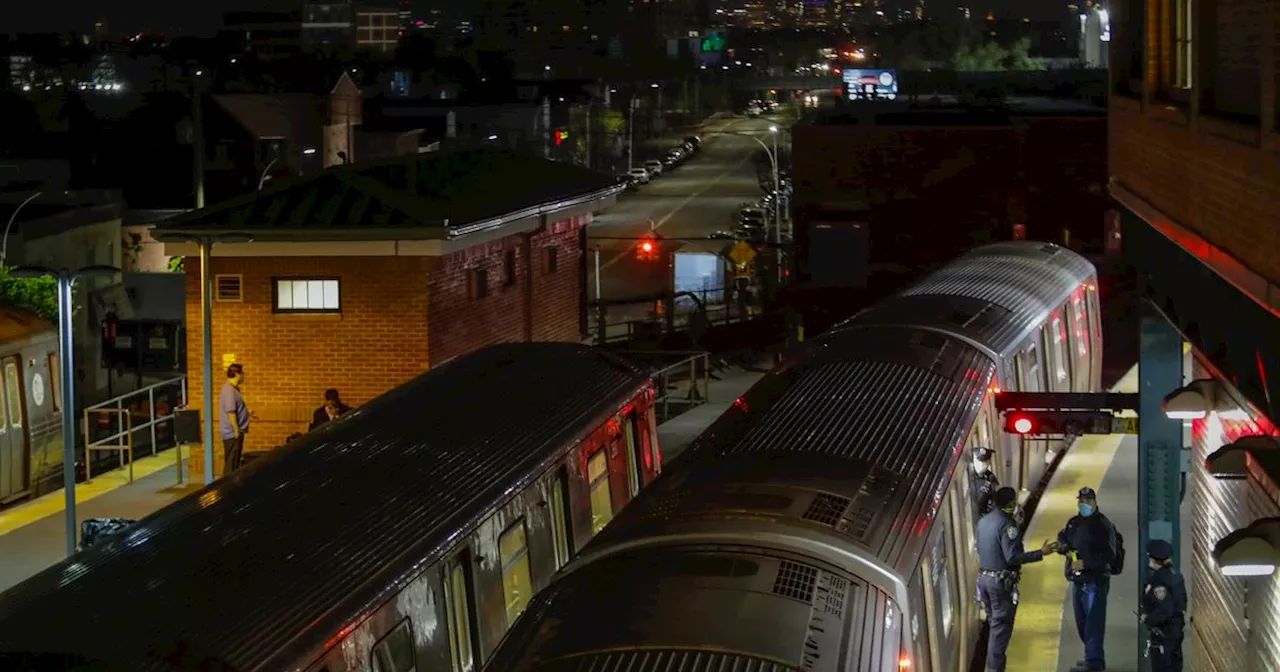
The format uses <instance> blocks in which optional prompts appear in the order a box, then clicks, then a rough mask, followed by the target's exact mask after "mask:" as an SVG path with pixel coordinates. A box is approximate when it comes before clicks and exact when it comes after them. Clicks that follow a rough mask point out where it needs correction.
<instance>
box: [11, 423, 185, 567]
mask: <svg viewBox="0 0 1280 672" xmlns="http://www.w3.org/2000/svg"><path fill="white" fill-rule="evenodd" d="M175 450H181V451H182V458H183V462H184V463H185V462H186V457H187V456H188V455H189V453H190V447H187V448H183V447H178V448H170V449H168V450H162V451H160V452H159V453H158V454H156V455H152V456H149V457H144V458H140V459H138V460H137V461H136V462H134V463H133V476H134V479H133V482H132V483H130V482H129V471H128V469H127V468H126V469H115V470H112V471H108V472H104V473H102V474H95V475H94V478H93V480H92V481H90V482H88V483H80V484H78V485H77V486H76V531H77V532H79V530H80V523H82V522H84V521H85V520H88V519H90V518H142V517H144V516H146V515H148V514H150V513H152V512H154V511H157V510H159V509H161V508H163V507H164V506H166V505H168V504H169V503H170V502H173V501H176V500H178V499H180V498H182V497H183V496H185V495H187V494H188V493H191V492H195V491H196V490H198V489H200V488H201V487H203V483H197V484H190V483H186V482H183V483H181V484H179V483H178V473H177V466H176V463H177V457H178V456H177V455H176V454H175V453H174V451H175ZM184 481H185V476H184ZM65 510H66V507H65V505H64V495H63V492H62V490H56V491H54V492H51V493H49V494H47V495H44V496H42V497H37V498H36V499H33V500H31V501H28V502H24V503H22V504H19V505H17V506H15V507H13V508H10V509H6V510H4V511H0V592H3V591H5V590H8V589H9V588H11V587H13V586H14V585H16V584H18V583H21V582H23V581H25V580H26V579H28V578H30V577H31V576H33V575H35V574H37V573H39V572H40V571H41V570H43V569H45V568H47V567H49V566H50V565H53V564H54V563H56V562H59V561H61V560H63V559H64V558H66V551H67V548H66V544H67V541H66V520H65V518H64V517H63V512H64V511H65Z"/></svg>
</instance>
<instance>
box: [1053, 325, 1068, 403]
mask: <svg viewBox="0 0 1280 672" xmlns="http://www.w3.org/2000/svg"><path fill="white" fill-rule="evenodd" d="M1049 330H1050V334H1049V338H1050V344H1051V345H1052V346H1053V375H1054V378H1056V379H1057V385H1055V387H1060V386H1064V385H1066V383H1067V382H1068V381H1067V378H1068V377H1069V376H1070V374H1069V373H1068V371H1067V367H1068V366H1069V364H1068V362H1067V344H1066V340H1067V332H1066V329H1065V328H1064V327H1063V326H1062V318H1058V317H1055V318H1053V320H1052V321H1051V322H1050V323H1049ZM1059 391H1061V392H1067V391H1069V390H1066V389H1062V390H1059Z"/></svg>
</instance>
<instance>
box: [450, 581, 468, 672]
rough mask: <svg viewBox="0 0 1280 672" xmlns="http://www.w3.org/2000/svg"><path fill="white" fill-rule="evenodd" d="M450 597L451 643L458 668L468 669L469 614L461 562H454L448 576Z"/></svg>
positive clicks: (465, 582) (463, 670)
mask: <svg viewBox="0 0 1280 672" xmlns="http://www.w3.org/2000/svg"><path fill="white" fill-rule="evenodd" d="M449 583H450V589H451V590H450V593H451V595H450V597H451V598H452V600H453V604H452V612H453V640H454V641H453V645H454V652H455V654H456V655H457V663H458V669H459V670H460V671H461V672H465V671H466V670H470V669H471V667H472V661H471V615H470V612H469V611H468V605H467V572H466V570H465V569H464V568H463V567H462V565H461V564H455V565H454V566H453V571H452V572H451V573H450V577H449Z"/></svg>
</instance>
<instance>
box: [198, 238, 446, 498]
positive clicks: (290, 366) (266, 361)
mask: <svg viewBox="0 0 1280 672" xmlns="http://www.w3.org/2000/svg"><path fill="white" fill-rule="evenodd" d="M213 272H214V273H215V274H240V275H241V276H242V282H241V288H242V292H243V300H242V301H240V302H221V301H216V300H215V301H214V304H213V358H214V362H213V364H214V381H213V383H214V387H213V389H214V394H215V395H216V394H217V393H218V391H219V390H220V389H221V387H222V385H223V384H224V383H225V382H226V378H225V377H224V375H223V367H222V360H223V356H224V355H226V354H234V355H235V360H236V361H237V362H239V363H241V364H243V365H244V367H245V378H246V382H245V386H244V388H243V393H244V397H245V402H246V404H247V405H248V406H249V409H250V410H251V411H252V412H254V413H255V414H256V415H257V416H258V417H257V419H256V420H255V421H254V422H253V423H252V424H251V428H250V431H249V434H248V436H247V437H246V446H245V449H246V451H249V450H263V449H268V448H271V447H273V446H276V445H279V444H281V443H283V442H284V439H285V438H286V437H288V436H289V435H290V434H292V433H294V432H299V431H306V428H307V424H308V422H309V420H310V418H311V413H312V412H313V411H314V410H315V409H316V408H317V407H318V406H319V405H320V401H321V395H322V393H323V392H324V390H325V389H326V388H329V387H336V388H338V389H339V390H340V391H341V392H342V396H343V398H344V399H345V400H347V402H348V403H351V404H353V405H354V404H359V403H362V402H365V401H368V400H369V399H371V398H373V397H375V396H377V395H379V394H381V393H382V392H385V391H386V390H387V389H389V388H391V387H394V386H395V385H397V384H399V383H402V382H404V381H405V380H408V379H409V378H412V377H413V376H415V375H417V374H418V373H421V372H422V371H425V370H426V368H427V339H426V331H427V294H426V292H425V291H424V288H425V287H426V284H427V270H426V259H425V258H421V257H390V258H388V257H284V258H277V257H271V258H255V257H248V258H227V257H214V258H213ZM279 276H337V277H338V278H339V279H340V282H341V287H340V292H341V302H342V314H341V315H299V314H277V313H273V312H272V278H273V277H279ZM187 325H188V329H187V352H188V353H191V354H190V355H189V357H188V362H187V371H188V375H189V376H190V378H189V389H190V390H191V404H192V407H193V408H199V409H203V407H204V406H203V404H204V400H203V380H202V373H201V367H202V362H201V354H202V352H203V350H202V345H201V340H200V339H201V330H202V329H201V313H200V269H199V264H187ZM216 432H217V428H216V427H215V439H216V438H217V434H216ZM215 443H216V444H218V445H215V446H214V457H215V464H216V465H217V470H218V472H219V473H220V472H221V468H222V447H221V444H220V443H219V442H217V441H216V440H215ZM202 460H203V455H202V454H200V453H199V451H193V456H192V460H191V462H192V465H191V467H192V477H193V478H194V479H198V478H202V477H203V464H202Z"/></svg>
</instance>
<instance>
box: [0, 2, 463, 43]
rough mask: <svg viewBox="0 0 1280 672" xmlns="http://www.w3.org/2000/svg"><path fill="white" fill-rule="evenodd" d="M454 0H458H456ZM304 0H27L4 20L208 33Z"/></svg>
mask: <svg viewBox="0 0 1280 672" xmlns="http://www.w3.org/2000/svg"><path fill="white" fill-rule="evenodd" d="M450 1H451V0H414V8H415V9H418V8H420V7H423V6H429V5H435V4H447V3H448V2H450ZM455 1H456V0H455ZM301 4H302V2H301V0H256V1H255V0H200V1H199V2H174V1H173V0H106V1H105V2H104V1H103V0H67V1H66V2H59V3H40V2H34V3H28V4H26V5H24V7H23V10H22V11H21V12H14V16H12V17H11V18H10V20H8V21H6V22H5V31H6V32H9V33H60V32H68V31H77V32H85V33H88V32H90V31H92V29H93V25H94V23H96V22H98V21H103V20H105V21H106V23H107V29H108V31H109V32H110V33H111V34H126V33H129V32H133V31H138V30H151V31H173V32H176V33H180V34H184V35H207V34H212V33H214V32H216V31H217V30H218V29H219V28H220V27H221V26H222V17H223V14H224V13H225V12H228V11H232V10H244V9H259V10H263V9H285V8H291V7H299V6H301Z"/></svg>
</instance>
